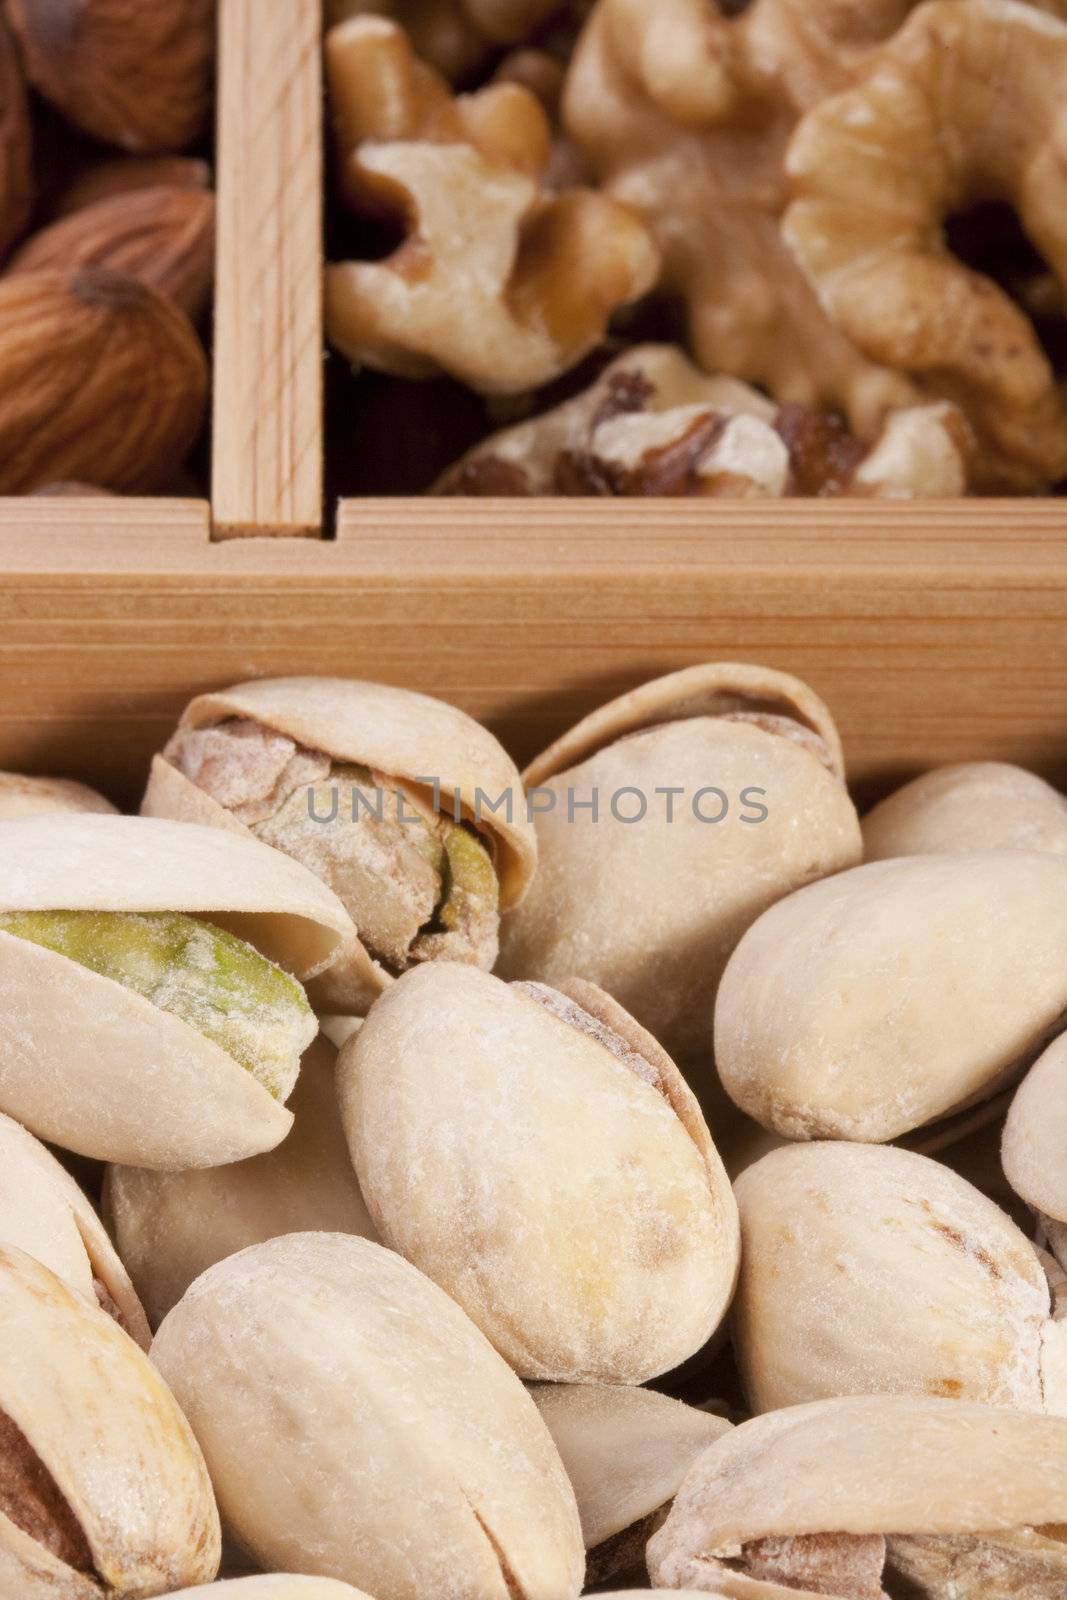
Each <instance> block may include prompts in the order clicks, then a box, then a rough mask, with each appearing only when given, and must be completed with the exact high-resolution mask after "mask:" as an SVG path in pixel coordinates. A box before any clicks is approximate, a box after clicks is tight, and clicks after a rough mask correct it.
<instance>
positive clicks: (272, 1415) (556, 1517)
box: [152, 1233, 584, 1600]
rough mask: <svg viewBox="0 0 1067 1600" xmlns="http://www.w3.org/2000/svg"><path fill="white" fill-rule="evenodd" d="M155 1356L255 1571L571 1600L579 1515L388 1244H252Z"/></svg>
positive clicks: (561, 1479)
mask: <svg viewBox="0 0 1067 1600" xmlns="http://www.w3.org/2000/svg"><path fill="white" fill-rule="evenodd" d="M152 1353H153V1359H154V1360H155V1361H156V1363H157V1364H158V1366H159V1368H160V1370H161V1371H162V1373H163V1375H164V1377H165V1378H166V1379H167V1381H168V1382H169V1383H170V1385H171V1387H172V1388H173V1390H174V1392H175V1393H176V1395H177V1396H178V1399H179V1401H180V1403H181V1405H182V1407H183V1409H184V1410H185V1413H186V1415H187V1416H188V1417H189V1420H190V1422H191V1424H192V1426H193V1429H194V1431H195V1433H196V1435H197V1438H198V1439H199V1441H200V1445H201V1447H202V1449H203V1451H204V1454H205V1456H206V1458H207V1462H208V1466H209V1468H210V1470H211V1475H212V1480H213V1482H214V1484H215V1489H216V1493H217V1494H218V1497H219V1504H220V1507H221V1509H222V1514H223V1517H224V1518H225V1520H226V1523H227V1526H228V1527H229V1528H230V1529H231V1530H232V1532H233V1535H234V1537H235V1539H236V1540H237V1541H238V1543H239V1544H240V1545H241V1547H242V1548H243V1549H245V1550H247V1551H248V1553H249V1554H250V1555H251V1556H252V1557H253V1558H254V1559H255V1560H256V1561H258V1562H259V1563H260V1564H261V1565H262V1566H265V1567H270V1568H277V1569H282V1570H290V1571H297V1572H309V1573H313V1574H318V1575H321V1576H322V1577H332V1578H338V1579H341V1580H343V1581H344V1582H347V1583H351V1584H354V1585H356V1586H357V1587H359V1588H365V1589H366V1590H367V1591H368V1592H369V1593H371V1594H373V1595H375V1596H376V1597H377V1600H424V1597H426V1596H428V1595H441V1594H445V1595H448V1596H450V1597H451V1600H574V1597H575V1596H577V1594H578V1592H579V1590H580V1588H581V1583H582V1573H583V1566H584V1550H583V1546H582V1537H581V1528H580V1525H579V1521H578V1511H577V1507H576V1505H575V1501H574V1495H573V1492H572V1490H571V1487H570V1484H569V1483H568V1482H567V1478H566V1475H565V1473H564V1470H563V1465H562V1463H561V1461H560V1459H559V1454H558V1452H557V1450H556V1448H555V1446H554V1445H553V1443H552V1440H551V1438H550V1436H549V1433H548V1430H547V1429H546V1428H545V1425H544V1423H543V1422H542V1421H541V1418H540V1417H539V1415H538V1413H537V1408H536V1407H535V1405H534V1403H533V1401H532V1400H531V1399H530V1397H529V1395H528V1394H527V1393H526V1391H525V1389H524V1388H523V1386H522V1384H521V1383H520V1382H519V1380H518V1378H516V1377H515V1375H514V1373H513V1372H511V1371H510V1370H509V1369H508V1367H507V1365H506V1364H505V1363H504V1362H503V1361H502V1360H501V1359H500V1357H499V1356H498V1355H497V1354H496V1353H495V1351H493V1350H492V1349H491V1347H490V1346H489V1345H488V1343H487V1342H486V1341H485V1339H484V1338H483V1337H482V1335H481V1334H480V1333H479V1332H478V1330H477V1329H476V1328H475V1327H474V1325H473V1323H472V1322H471V1321H470V1320H469V1318H468V1317H467V1316H466V1315H465V1314H464V1312H463V1311H462V1310H461V1309H460V1308H459V1307H458V1306H457V1305H456V1304H455V1302H454V1301H452V1300H450V1299H449V1297H448V1296H447V1295H446V1294H444V1293H443V1292H442V1291H441V1290H440V1289H438V1288H436V1287H435V1286H434V1285H433V1284H432V1283H431V1282H430V1281H429V1280H428V1279H427V1278H424V1277H423V1276H422V1275H421V1273H419V1272H417V1271H416V1270H415V1268H414V1267H412V1266H410V1265H409V1264H408V1263H407V1262H406V1261H403V1260H401V1258H400V1257H399V1256H398V1255H395V1254H394V1253H393V1252H392V1251H390V1250H383V1249H382V1248H381V1247H380V1246H379V1245H375V1244H371V1243H369V1242H368V1241H367V1240H364V1239H356V1238H353V1237H351V1236H350V1235H344V1234H330V1233H304V1234H290V1235H288V1236H286V1237H285V1238H281V1239H272V1240H270V1241H269V1242H268V1243H267V1244H262V1245H255V1246H253V1247H252V1248H251V1249H249V1250H244V1251H242V1252H241V1253H240V1254H239V1255H236V1256H231V1257H230V1258H229V1260H227V1261H223V1262H220V1263H219V1264H218V1265H217V1266H215V1267H212V1268H211V1269H210V1270H209V1271H208V1272H206V1273H204V1275H203V1276H202V1277H201V1278H198V1279H197V1281H196V1282H195V1283H194V1284H193V1286H192V1288H191V1289H190V1290H189V1291H188V1293H187V1294H186V1295H185V1297H184V1299H182V1300H181V1301H180V1302H179V1304H178V1305H177V1306H175V1308H174V1310H173V1311H172V1312H171V1313H170V1315H169V1316H168V1317H167V1318H166V1320H165V1321H164V1323H163V1325H162V1327H161V1328H160V1330H159V1333H158V1334H157V1336H156V1341H155V1344H154V1346H153V1352H152ZM294 1486H298V1492H297V1490H296V1489H295V1488H294Z"/></svg>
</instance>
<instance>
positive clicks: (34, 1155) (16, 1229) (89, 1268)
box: [0, 1115, 149, 1350]
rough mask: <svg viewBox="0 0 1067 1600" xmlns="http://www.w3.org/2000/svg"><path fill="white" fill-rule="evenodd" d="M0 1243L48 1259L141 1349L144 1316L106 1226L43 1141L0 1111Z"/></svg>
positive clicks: (71, 1286) (146, 1335)
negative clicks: (110, 1317) (102, 1309)
mask: <svg viewBox="0 0 1067 1600" xmlns="http://www.w3.org/2000/svg"><path fill="white" fill-rule="evenodd" d="M0 1243H3V1244H9V1245H15V1246H17V1247H18V1249H20V1250H23V1251H25V1253H26V1254H27V1255H31V1256H33V1257H34V1259H35V1260H37V1261H40V1262H41V1263H42V1265H44V1266H46V1267H48V1268H49V1269H50V1270H51V1271H52V1272H54V1273H55V1274H56V1276H57V1277H58V1278H60V1279H61V1280H62V1281H63V1282H64V1283H65V1284H66V1285H67V1287H68V1289H74V1290H76V1291H77V1293H78V1294H80V1295H81V1296H82V1297H83V1298H84V1299H85V1300H87V1301H89V1303H90V1304H91V1305H98V1304H99V1305H102V1306H103V1307H104V1309H105V1310H106V1311H110V1312H111V1313H112V1314H113V1315H116V1316H117V1318H118V1320H119V1321H120V1322H121V1324H122V1326H123V1327H124V1328H125V1329H126V1331H127V1333H129V1334H130V1336H131V1338H133V1339H135V1340H136V1341H137V1343H138V1344H139V1345H141V1347H142V1348H143V1349H146V1350H147V1348H148V1344H149V1333H148V1323H147V1321H146V1320H145V1314H144V1311H143V1309H142V1307H141V1302H140V1301H139V1300H138V1298H137V1294H136V1292H135V1290H134V1287H133V1284H132V1283H131V1282H130V1279H129V1274H128V1273H127V1271H126V1268H125V1267H124V1266H123V1264H122V1262H121V1261H120V1260H119V1257H118V1255H117V1254H116V1251H115V1247H114V1245H113V1244H112V1243H111V1240H110V1239H109V1238H108V1236H107V1230H106V1228H105V1227H104V1225H103V1223H102V1222H101V1221H100V1218H99V1217H98V1216H97V1214H96V1212H95V1211H94V1210H93V1208H92V1206H91V1205H90V1204H89V1201H88V1200H87V1199H86V1197H85V1195H84V1194H83V1193H82V1191H81V1190H80V1189H79V1187H78V1185H77V1184H76V1183H75V1181H74V1179H73V1178H72V1177H71V1176H70V1174H69V1172H67V1171H66V1170H65V1169H64V1168H63V1167H61V1166H60V1164H59V1162H58V1161H57V1160H56V1158H55V1156H53V1155H52V1154H51V1152H50V1151H48V1150H46V1149H45V1147H44V1145H43V1144H41V1143H39V1141H38V1140H36V1139H35V1138H34V1137H33V1134H32V1133H27V1131H26V1129H25V1128H22V1127H20V1126H19V1124H18V1123H17V1122H12V1121H11V1118H10V1117H5V1116H3V1115H0Z"/></svg>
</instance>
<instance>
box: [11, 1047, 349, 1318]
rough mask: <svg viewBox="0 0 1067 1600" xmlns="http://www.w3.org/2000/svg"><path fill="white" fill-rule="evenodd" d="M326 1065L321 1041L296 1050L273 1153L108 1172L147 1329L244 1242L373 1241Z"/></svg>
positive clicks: (332, 1058) (120, 1240) (116, 1223)
mask: <svg viewBox="0 0 1067 1600" xmlns="http://www.w3.org/2000/svg"><path fill="white" fill-rule="evenodd" d="M335 1062H336V1051H335V1050H334V1049H333V1048H332V1047H331V1045H330V1044H329V1043H328V1042H327V1041H326V1040H325V1039H323V1038H319V1039H316V1040H315V1042H314V1043H313V1044H312V1045H311V1046H310V1047H309V1049H308V1050H307V1051H306V1053H305V1055H304V1058H303V1060H302V1062H301V1066H300V1076H299V1078H298V1079H297V1084H296V1088H295V1089H294V1090H293V1095H292V1098H291V1100H290V1101H289V1109H290V1111H292V1113H293V1116H294V1118H295V1119H296V1120H295V1122H294V1124H293V1131H292V1132H291V1133H290V1134H289V1136H288V1138H286V1139H284V1140H283V1141H282V1143H281V1144H280V1145H278V1146H277V1147H276V1148H275V1149H273V1150H268V1151H265V1152H264V1153H263V1154H262V1155H258V1156H253V1157H252V1158H251V1159H250V1160H248V1161H239V1162H237V1163H235V1164H234V1165H232V1166H225V1167H204V1168H199V1169H195V1170H188V1171H185V1172H150V1171H147V1170H146V1169H144V1168H142V1167H118V1166H116V1167H111V1168H110V1169H109V1171H108V1176H107V1183H106V1188H105V1214H106V1215H107V1218H108V1222H109V1225H110V1227H111V1231H112V1233H113V1235H114V1237H115V1242H116V1244H117V1245H118V1249H119V1253H120V1254H121V1256H122V1259H123V1261H124V1262H125V1263H126V1266H127V1267H128V1268H129V1271H130V1275H131V1277H132V1278H133V1281H134V1283H135V1284H136V1285H137V1288H138V1291H139V1292H140V1294H141V1296H142V1298H143V1300H144V1304H145V1309H146V1310H147V1312H148V1315H149V1317H150V1318H151V1321H152V1325H153V1327H155V1326H158V1324H159V1323H160V1322H161V1321H162V1320H163V1318H164V1317H165V1316H166V1314H167V1312H168V1311H169V1310H170V1309H171V1307H172V1306H175V1305H177V1303H178V1301H179V1300H180V1299H181V1297H182V1295H183V1294H184V1293H185V1291H186V1289H188V1287H189V1285H190V1284H191V1283H192V1282H193V1280H194V1279H195V1278H198V1277H199V1276H200V1274H201V1273H202V1272H205V1271H206V1270H207V1268H208V1267H211V1266H214V1265H215V1263H216V1262H217V1261H223V1260H225V1258H226V1257H227V1256H232V1255H236V1253H237V1252H238V1250H244V1249H245V1248H246V1247H247V1246H248V1245H253V1244H262V1243H263V1242H265V1241H266V1240H267V1239H274V1238H277V1237H278V1236H279V1235H280V1234H283V1233H305V1232H312V1231H324V1232H329V1233H354V1234H358V1235H360V1236H361V1237H363V1238H375V1237H376V1235H375V1232H374V1224H373V1223H372V1222H371V1220H370V1215H369V1213H368V1211H367V1207H366V1205H365V1204H364V1201H363V1196H362V1195H361V1194H360V1190H359V1183H358V1182H357V1180H356V1175H355V1173H354V1172H353V1170H352V1163H351V1161H350V1160H349V1156H348V1147H347V1145H346V1144H345V1136H344V1130H343V1129H342V1127H341V1117H340V1113H339V1110H338V1106H337V1091H336V1085H335V1081H334V1068H335ZM2 1182H3V1180H2V1177H0V1193H2Z"/></svg>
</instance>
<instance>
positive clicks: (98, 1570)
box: [0, 1245, 220, 1600]
mask: <svg viewBox="0 0 1067 1600" xmlns="http://www.w3.org/2000/svg"><path fill="white" fill-rule="evenodd" d="M0 1326H2V1327H3V1329H4V1359H3V1362H2V1363H0V1417H2V1418H4V1419H7V1421H6V1422H5V1425H4V1442H3V1446H2V1448H3V1449H4V1451H5V1452H11V1451H14V1452H15V1460H14V1465H15V1484H14V1488H15V1498H14V1501H13V1500H12V1497H11V1491H12V1480H11V1478H10V1476H9V1475H8V1474H5V1493H4V1496H3V1498H2V1499H0V1592H2V1593H4V1594H5V1595H7V1594H10V1595H16V1594H17V1595H18V1596H19V1597H20V1600H45V1597H51V1600H58V1597H60V1596H62V1597H64V1600H66V1597H67V1596H71V1597H73V1600H82V1597H83V1596H85V1597H86V1600H89V1597H93V1600H99V1597H100V1596H101V1594H102V1593H103V1594H111V1593H113V1592H114V1593H117V1594H119V1595H131V1596H132V1595H142V1596H148V1595H156V1594H162V1593H164V1592H167V1593H169V1592H170V1590H172V1589H174V1588H180V1587H182V1586H184V1585H190V1584H196V1583H206V1582H210V1580H211V1579H212V1578H213V1577H214V1575H215V1572H216V1571H217V1569H218V1564H219V1550H220V1536H219V1521H218V1514H217V1512H216V1509H215V1501H214V1497H213V1495H212V1492H211V1485H210V1483H209V1481H208V1476H207V1472H206V1470H205V1466H204V1461H203V1458H202V1457H201V1454H200V1451H199V1450H198V1449H197V1446H196V1444H195V1442H194V1440H193V1437H192V1434H191V1433H190V1431H189V1428H188V1425H187V1423H186V1421H185V1419H184V1417H183V1416H182V1414H181V1412H180V1411H179V1410H178V1407H177V1406H176V1404H175V1403H174V1399H173V1397H172V1396H171V1394H170V1392H169V1391H168V1389H167V1387H166V1385H165V1383H164V1382H163V1380H162V1378H161V1377H160V1376H159V1374H158V1373H157V1371H156V1369H155V1368H154V1367H153V1366H152V1364H151V1363H150V1362H149V1360H148V1358H147V1357H146V1356H145V1355H143V1354H142V1352H141V1351H140V1350H139V1349H138V1348H137V1346H136V1345H135V1344H134V1343H133V1341H132V1340H131V1339H129V1338H127V1336H126V1334H124V1333H123V1332H122V1330H121V1329H120V1328H119V1327H118V1326H117V1324H116V1323H115V1322H114V1321H113V1320H112V1319H111V1317H109V1316H107V1315H106V1314H105V1313H104V1312H103V1311H101V1310H99V1309H98V1308H96V1307H94V1306H90V1305H88V1304H87V1303H86V1301H85V1300H84V1299H83V1298H82V1296H81V1295H78V1294H75V1293H73V1292H72V1291H71V1290H70V1289H68V1288H66V1286H65V1285H64V1284H62V1283H61V1282H60V1281H59V1279H58V1278H56V1277H55V1276H54V1275H53V1274H52V1273H51V1272H49V1270H48V1269H47V1267H44V1266H42V1265H41V1264H40V1263H39V1262H36V1261H34V1260H33V1259H32V1258H31V1257H30V1256H28V1255H25V1254H24V1253H23V1252H22V1251H21V1250H17V1249H15V1248H14V1247H11V1246H6V1245H0ZM14 1430H18V1432H19V1433H21V1435H22V1440H23V1441H24V1443H20V1442H19V1440H18V1434H16V1433H15V1432H14ZM27 1449H28V1450H29V1451H31V1452H32V1453H33V1457H34V1458H35V1459H36V1462H37V1463H38V1465H37V1467H36V1469H35V1471H34V1469H33V1468H32V1463H31V1460H30V1458H28V1457H27V1455H26V1451H27ZM20 1461H21V1462H22V1474H21V1476H22V1493H21V1495H20V1494H19V1492H18V1490H19V1477H20V1472H19V1462H20ZM11 1465H12V1459H11V1456H10V1455H8V1456H7V1457H6V1459H5V1466H6V1467H7V1468H8V1469H10V1466H11ZM44 1474H46V1475H47V1479H46V1481H45V1483H44V1484H43V1485H42V1482H41V1477H42V1475H44ZM35 1475H36V1480H37V1481H36V1486H34V1477H35ZM60 1528H62V1529H63V1530H64V1532H63V1534H62V1537H58V1538H57V1537H56V1532H55V1530H57V1529H60ZM47 1540H51V1546H50V1545H49V1544H48V1543H46V1542H44V1541H47ZM79 1546H80V1547H81V1549H80V1553H77V1554H76V1559H77V1562H78V1565H77V1567H76V1568H74V1569H72V1567H71V1565H70V1564H69V1563H68V1561H67V1560H66V1559H64V1557H65V1555H66V1554H68V1553H73V1552H78V1551H79ZM71 1547H73V1552H72V1550H71Z"/></svg>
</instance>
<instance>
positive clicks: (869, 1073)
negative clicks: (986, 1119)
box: [715, 851, 1067, 1142]
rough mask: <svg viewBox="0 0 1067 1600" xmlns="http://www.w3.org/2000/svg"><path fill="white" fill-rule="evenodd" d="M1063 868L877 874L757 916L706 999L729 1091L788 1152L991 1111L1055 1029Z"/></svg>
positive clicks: (952, 861) (895, 864)
mask: <svg viewBox="0 0 1067 1600" xmlns="http://www.w3.org/2000/svg"><path fill="white" fill-rule="evenodd" d="M1065 951H1067V861H1063V860H1059V859H1057V858H1055V857H1053V856H1048V855H1036V854H1030V853H1028V852H1023V851H982V852H975V853H974V854H971V855H967V856H964V855H941V856H936V855H929V856H915V857H901V858H899V859H896V860H892V861H876V862H871V863H869V864H868V865H866V866H862V867H856V868H854V869H853V870H852V871H849V872H844V873H841V874H840V875H839V876H837V877H835V878H831V879H829V880H827V881H826V882H823V883H817V884H812V885H809V886H808V887H807V888H804V889H801V890H799V891H798V892H797V893H796V894H793V895H790V896H789V898H788V899H786V900H783V901H780V902H779V903H778V904H777V905H775V906H772V907H771V909H770V910H769V911H766V912H764V914H763V916H762V917H760V919H759V921H758V922H756V923H755V925H754V926H753V927H752V928H750V929H749V931H748V933H747V934H746V935H745V937H744V938H743V939H742V941H741V943H740V944H739V945H738V947H737V949H736V951H735V952H734V954H733V956H732V958H731V960H730V963H729V966H728V967H727V969H726V973H725V975H724V977H723V981H722V984H721V986H720V989H719V996H718V1002H717V1005H716V1012H715V1059H716V1065H717V1066H718V1069H719V1074H720V1076H721V1078H722V1081H723V1083H724V1085H725V1087H726V1090H727V1092H728V1093H729V1095H730V1096H731V1098H732V1099H733V1100H734V1101H735V1103H736V1104H737V1105H738V1106H740V1107H741V1109H742V1110H743V1111H745V1112H747V1113H748V1115H749V1116H751V1117H754V1118H755V1119H756V1121H758V1122H760V1123H761V1124H762V1125H763V1126H764V1127H766V1128H770V1129H773V1130H774V1131H775V1132H776V1133H780V1134H783V1135H784V1136H785V1137H787V1138H791V1139H813V1138H839V1139H841V1138H844V1139H862V1140H870V1141H876V1142H877V1141H884V1140H889V1139H894V1138H897V1137H899V1136H900V1135H901V1134H904V1133H907V1132H909V1131H910V1130H911V1129H914V1128H918V1127H922V1126H924V1125H925V1124H927V1123H930V1122H933V1121H934V1120H935V1119H938V1118H941V1117H944V1116H946V1115H947V1114H949V1113H953V1112H956V1111H959V1110H962V1109H963V1108H965V1107H968V1106H971V1105H975V1104H978V1103H979V1102H981V1101H983V1100H987V1099H990V1098H991V1097H992V1096H993V1095H994V1094H996V1093H997V1092H998V1091H999V1090H1001V1089H1003V1088H1005V1087H1007V1086H1008V1085H1009V1084H1011V1083H1013V1082H1014V1081H1016V1080H1017V1079H1018V1078H1019V1077H1020V1076H1021V1075H1022V1073H1023V1071H1024V1070H1025V1067H1026V1066H1027V1064H1028V1063H1029V1062H1031V1061H1033V1059H1034V1057H1035V1056H1036V1055H1037V1054H1038V1053H1039V1051H1040V1050H1041V1049H1042V1048H1043V1047H1044V1045H1045V1044H1046V1043H1047V1041H1048V1039H1049V1037H1050V1036H1051V1035H1054V1034H1055V1033H1057V1032H1059V1030H1060V1029H1061V1028H1062V1027H1063V1025H1064V1014H1065V1011H1067V955H1065Z"/></svg>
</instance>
